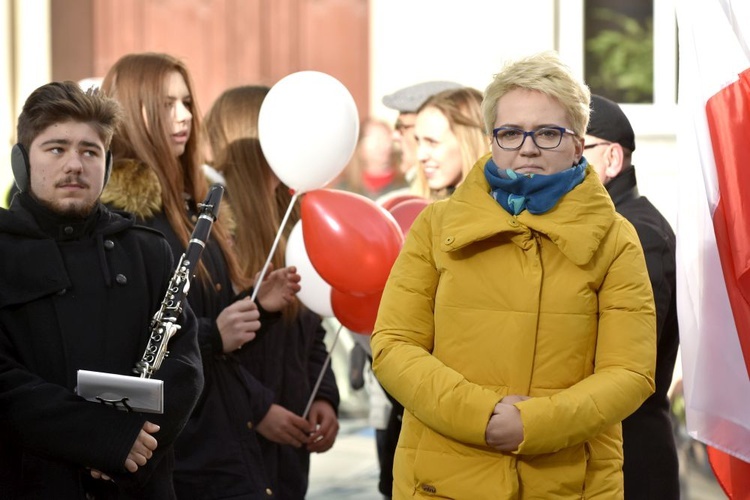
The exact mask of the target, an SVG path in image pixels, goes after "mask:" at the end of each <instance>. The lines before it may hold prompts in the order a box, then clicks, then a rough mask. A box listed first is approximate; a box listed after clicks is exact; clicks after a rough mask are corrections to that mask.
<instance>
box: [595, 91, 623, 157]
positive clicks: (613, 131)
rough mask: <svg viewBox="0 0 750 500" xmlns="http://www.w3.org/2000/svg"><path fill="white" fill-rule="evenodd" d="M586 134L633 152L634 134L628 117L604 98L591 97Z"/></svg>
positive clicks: (615, 104)
mask: <svg viewBox="0 0 750 500" xmlns="http://www.w3.org/2000/svg"><path fill="white" fill-rule="evenodd" d="M586 134H588V135H593V136H595V137H599V138H600V139H604V140H606V141H610V142H616V143H618V144H619V145H621V146H622V147H624V148H627V149H629V150H630V151H635V134H634V133H633V127H632V126H631V125H630V121H629V120H628V117H627V116H625V113H623V112H622V108H620V106H619V105H618V104H617V103H616V102H613V101H610V100H609V99H607V98H606V97H602V96H599V95H596V94H592V95H591V118H590V120H589V127H588V129H586Z"/></svg>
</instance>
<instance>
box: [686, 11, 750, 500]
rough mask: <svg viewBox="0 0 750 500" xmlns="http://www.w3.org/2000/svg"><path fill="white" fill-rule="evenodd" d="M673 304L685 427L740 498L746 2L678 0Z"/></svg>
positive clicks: (749, 483)
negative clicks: (682, 389)
mask: <svg viewBox="0 0 750 500" xmlns="http://www.w3.org/2000/svg"><path fill="white" fill-rule="evenodd" d="M677 22H678V28H679V42H680V43H679V45H680V54H679V63H680V78H679V81H680V84H679V98H678V101H679V103H678V108H679V113H680V115H679V116H680V121H679V123H680V124H679V129H678V135H677V146H678V157H677V161H678V179H677V184H678V186H677V187H678V215H677V231H676V233H677V269H678V275H677V307H678V313H679V322H680V344H681V356H682V371H683V388H684V393H685V403H686V412H687V427H688V432H689V433H690V435H691V436H692V437H693V438H695V439H698V440H699V441H702V442H704V443H706V444H707V445H708V446H709V456H710V458H711V465H712V467H713V469H714V473H715V474H716V477H717V479H718V480H719V483H720V484H721V486H722V488H723V489H724V491H725V492H726V493H727V495H728V496H729V497H730V498H732V499H750V50H749V47H750V45H749V44H750V2H748V1H747V0H735V1H731V0H702V1H695V0H680V2H679V4H678V6H677Z"/></svg>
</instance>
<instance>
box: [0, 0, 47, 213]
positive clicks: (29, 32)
mask: <svg viewBox="0 0 750 500" xmlns="http://www.w3.org/2000/svg"><path fill="white" fill-rule="evenodd" d="M49 1H50V0H1V1H0V27H2V34H3V35H2V36H3V39H2V41H0V54H2V60H0V61H1V63H0V82H2V83H0V95H1V96H2V98H3V108H4V109H3V115H2V120H3V121H2V122H0V159H2V165H3V167H1V168H0V206H4V203H5V193H6V191H7V189H8V188H9V187H10V185H11V183H12V182H13V175H12V173H11V170H10V162H9V158H10V148H11V146H12V145H13V143H14V141H15V132H16V119H17V117H18V114H19V113H20V112H21V108H22V107H23V103H24V102H25V101H26V98H27V97H28V95H29V94H30V93H31V92H32V91H33V90H34V89H36V88H37V87H39V86H40V85H43V84H45V83H47V82H48V81H49V80H50V78H51V69H50V61H51V45H50V28H49V27H50V23H49V15H50V6H49ZM11 23H12V24H11ZM11 25H13V26H14V29H11ZM6 110H7V111H6Z"/></svg>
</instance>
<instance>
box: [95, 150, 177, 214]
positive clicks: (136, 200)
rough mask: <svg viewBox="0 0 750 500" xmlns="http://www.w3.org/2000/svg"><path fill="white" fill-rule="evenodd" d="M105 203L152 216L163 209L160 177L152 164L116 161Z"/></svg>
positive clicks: (104, 194) (106, 189)
mask: <svg viewBox="0 0 750 500" xmlns="http://www.w3.org/2000/svg"><path fill="white" fill-rule="evenodd" d="M101 200H102V203H104V204H106V205H109V206H111V207H114V208H117V209H118V210H125V211H127V212H131V213H133V214H134V215H135V216H136V217H138V218H141V219H149V218H151V217H153V216H154V215H156V214H157V213H159V212H161V210H162V190H161V184H160V183H159V177H158V176H157V175H156V172H154V171H153V169H151V168H150V167H149V166H148V165H146V164H144V163H142V162H140V161H137V160H132V159H124V160H117V161H115V163H114V165H113V166H112V175H111V177H110V179H109V182H108V183H107V186H106V187H105V188H104V191H103V192H102V197H101Z"/></svg>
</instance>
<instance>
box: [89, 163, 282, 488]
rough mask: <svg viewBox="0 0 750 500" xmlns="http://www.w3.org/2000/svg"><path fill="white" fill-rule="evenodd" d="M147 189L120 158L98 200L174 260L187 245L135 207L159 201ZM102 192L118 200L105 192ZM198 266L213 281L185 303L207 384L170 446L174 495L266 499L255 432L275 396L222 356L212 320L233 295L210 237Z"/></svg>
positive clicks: (149, 181) (148, 179)
mask: <svg viewBox="0 0 750 500" xmlns="http://www.w3.org/2000/svg"><path fill="white" fill-rule="evenodd" d="M137 183H141V184H140V185H138V184H137ZM153 185H158V179H157V178H156V174H155V173H154V172H153V171H152V170H151V169H149V168H148V167H146V166H145V165H143V164H142V163H139V162H136V161H133V160H128V159H124V160H119V161H117V162H115V165H114V169H113V171H112V177H111V179H110V181H109V183H108V185H107V190H105V192H104V194H103V195H102V199H104V200H106V201H107V203H108V204H109V205H110V206H113V207H116V208H118V209H122V208H128V209H129V210H131V211H132V212H133V213H135V215H136V217H137V220H138V222H139V223H142V224H144V225H146V226H149V227H152V228H154V229H156V230H158V231H160V232H162V233H163V234H164V235H165V236H166V238H167V241H168V242H169V244H170V246H171V248H172V252H173V254H174V255H175V257H176V256H178V255H181V254H182V253H183V252H184V250H185V248H184V246H183V245H182V243H181V242H180V240H179V238H178V237H177V234H176V233H175V232H174V230H173V229H172V227H171V225H170V224H169V221H168V220H167V218H166V215H165V214H164V213H163V212H162V211H160V210H159V211H158V212H156V213H153V214H152V213H149V211H148V210H141V207H147V206H151V207H153V206H157V207H161V200H160V199H158V200H153V199H141V198H142V197H143V193H149V192H151V191H152V189H150V187H151V186H153ZM108 191H110V193H117V194H118V196H111V195H108ZM118 200H120V203H118ZM201 201H202V200H201ZM125 205H128V206H127V207H126V206H125ZM227 208H228V207H227V205H226V202H225V201H224V202H222V208H221V211H220V213H219V217H220V218H221V217H222V215H224V216H226V212H227ZM186 210H187V211H188V215H189V216H195V215H197V206H196V204H195V201H194V200H187V202H186ZM196 220H197V219H196ZM201 261H202V263H203V264H204V265H205V266H206V269H207V270H208V273H209V275H210V276H211V283H210V284H208V285H207V284H206V283H204V282H203V280H201V279H200V278H198V277H197V276H196V278H195V279H193V281H192V282H191V286H190V294H189V296H188V301H189V302H190V305H191V307H192V309H193V311H194V312H195V315H196V317H197V318H198V324H199V329H198V342H199V344H200V349H201V355H202V358H203V372H204V376H205V386H204V390H203V393H202V394H201V397H200V400H199V402H198V404H197V406H196V408H195V410H194V411H193V414H192V415H191V417H190V420H189V421H188V423H187V425H186V426H185V428H184V429H183V431H182V433H181V435H180V437H179V439H178V440H177V442H176V443H175V458H176V466H175V472H174V479H175V490H176V492H177V496H178V498H179V499H180V500H189V499H195V500H212V499H224V498H227V499H228V498H242V499H246V500H253V499H267V498H269V497H272V495H273V490H272V489H271V482H270V479H269V476H268V474H267V473H266V470H265V467H264V460H263V455H262V452H261V449H260V444H259V442H258V434H257V433H256V432H255V430H254V427H255V424H257V423H258V422H260V420H262V419H263V417H264V416H265V415H266V413H267V412H268V409H269V408H270V407H271V404H272V403H273V393H272V392H271V391H270V390H269V389H267V388H265V387H264V386H263V385H262V384H261V383H260V382H259V381H258V380H257V379H256V378H255V377H254V376H253V375H252V373H251V372H250V371H249V370H248V368H247V367H246V366H245V365H244V363H243V362H242V361H241V359H240V358H239V357H238V353H237V352H235V353H230V354H224V353H223V347H222V341H221V335H220V334H219V330H218V328H217V326H216V318H217V317H218V316H219V313H221V311H223V310H224V309H225V308H226V307H227V306H229V305H230V304H231V303H232V302H233V301H234V300H236V297H235V296H234V294H233V291H232V283H231V280H230V277H229V272H228V268H227V263H226V260H225V258H224V255H223V253H222V251H221V248H220V247H219V245H218V243H216V241H215V240H213V239H209V242H208V244H207V245H206V248H205V249H204V251H203V255H202V257H201ZM273 321H274V317H273V316H263V315H262V316H261V324H262V327H261V331H263V330H264V329H266V328H268V327H269V326H270V325H271V324H272V323H273ZM259 333H260V332H259Z"/></svg>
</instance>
